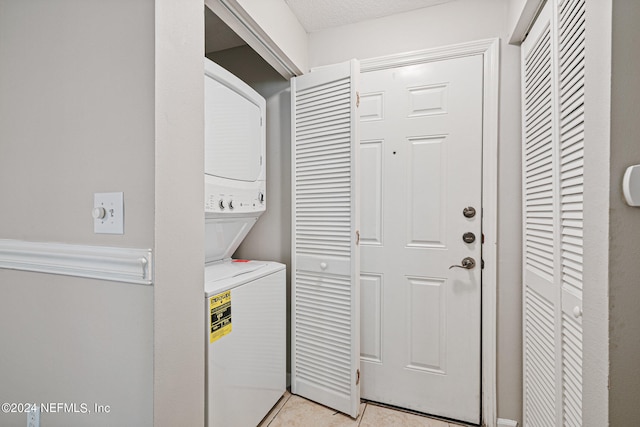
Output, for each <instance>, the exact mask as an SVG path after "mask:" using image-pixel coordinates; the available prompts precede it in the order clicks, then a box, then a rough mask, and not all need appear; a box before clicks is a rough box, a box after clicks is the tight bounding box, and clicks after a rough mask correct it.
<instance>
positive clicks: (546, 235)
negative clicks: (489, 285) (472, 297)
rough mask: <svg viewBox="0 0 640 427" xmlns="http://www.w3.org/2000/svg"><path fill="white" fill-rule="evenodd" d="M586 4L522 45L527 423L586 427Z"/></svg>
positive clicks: (555, 17) (549, 16)
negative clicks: (584, 326)
mask: <svg viewBox="0 0 640 427" xmlns="http://www.w3.org/2000/svg"><path fill="white" fill-rule="evenodd" d="M584 3H585V0H553V1H551V0H550V1H548V2H547V4H546V5H545V7H544V8H543V10H542V12H541V13H540V15H539V16H538V18H537V20H536V22H535V24H534V26H533V27H532V29H531V31H530V32H529V35H528V36H527V39H526V40H525V41H524V42H523V43H522V51H521V57H522V102H523V196H524V197H523V198H524V207H523V215H524V218H523V226H524V248H523V249H524V251H523V252H524V263H523V267H524V268H523V269H524V273H523V276H524V277H523V281H524V289H523V299H524V301H523V341H524V348H523V352H524V425H525V426H541V427H543V426H576V427H578V426H581V425H582V324H581V317H582V247H583V242H582V228H583V227H582V224H583V222H582V218H583V215H582V212H583V175H584V170H583V169H584V162H583V157H584V155H583V153H584V138H583V136H584V72H585V58H584V52H585V37H584V35H585V20H584V17H585V13H584V12H585V10H584V9H585V6H584Z"/></svg>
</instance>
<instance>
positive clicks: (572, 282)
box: [557, 0, 585, 427]
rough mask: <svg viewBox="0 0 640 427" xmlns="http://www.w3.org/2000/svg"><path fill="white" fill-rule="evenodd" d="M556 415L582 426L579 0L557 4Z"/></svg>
mask: <svg viewBox="0 0 640 427" xmlns="http://www.w3.org/2000/svg"><path fill="white" fill-rule="evenodd" d="M557 10H558V12H557V14H558V67H559V70H558V76H559V77H558V83H559V84H558V91H559V141H560V155H559V160H560V161H559V163H560V165H559V170H560V234H561V238H560V258H561V270H560V273H561V282H562V285H561V286H562V320H561V324H562V327H561V342H562V344H561V347H562V420H563V425H564V426H567V427H580V426H582V247H583V244H582V218H583V215H582V213H583V203H582V202H583V192H584V186H583V176H584V70H585V56H584V52H585V0H561V1H560V2H559V5H558V8H557Z"/></svg>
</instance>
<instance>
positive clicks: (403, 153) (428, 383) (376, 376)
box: [360, 55, 483, 424]
mask: <svg viewBox="0 0 640 427" xmlns="http://www.w3.org/2000/svg"><path fill="white" fill-rule="evenodd" d="M482 73H483V60H482V56H481V55H477V56H468V57H462V58H455V59H447V60H442V61H436V62H430V63H425V64H418V65H411V66H404V67H400V68H390V69H383V70H378V71H370V72H365V73H362V74H361V81H360V88H361V92H360V94H361V98H360V99H361V103H360V124H361V126H360V137H361V138H360V141H361V156H360V158H361V183H362V193H361V194H362V198H361V202H362V205H361V206H362V210H361V234H360V236H361V239H360V244H361V264H360V265H361V276H360V277H361V369H362V385H361V386H362V388H361V392H362V397H363V398H365V399H369V400H373V401H378V402H383V403H387V404H391V405H396V406H400V407H403V408H409V409H413V410H416V411H420V412H425V413H429V414H435V415H439V416H443V417H448V418H453V419H457V420H461V421H466V422H470V423H475V424H479V423H480V405H481V399H480V390H481V388H480V387H481V386H480V366H481V365H480V362H481V361H480V334H481V324H480V319H481V311H480V302H481V262H482V261H481V247H482V230H481V224H482V218H481V215H482V206H481V197H482V194H481V190H482V103H483V97H482V93H483V92H482V91H483V74H482ZM473 210H475V214H473ZM465 239H466V241H465ZM473 262H475V265H473ZM463 264H464V265H465V266H466V267H467V268H463V267H462V266H463ZM452 265H456V266H457V267H453V268H450V266H452Z"/></svg>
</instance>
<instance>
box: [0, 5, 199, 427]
mask: <svg viewBox="0 0 640 427" xmlns="http://www.w3.org/2000/svg"><path fill="white" fill-rule="evenodd" d="M202 10H203V9H202V2H200V1H195V0H184V1H175V0H155V1H154V0H135V1H133V0H130V1H108V2H104V1H98V0H83V1H77V0H58V1H56V2H51V1H47V0H34V1H27V2H25V1H20V0H0V57H1V58H2V60H1V61H0V196H1V197H2V204H1V206H2V210H1V213H0V238H1V239H4V238H10V239H22V240H29V241H45V242H65V243H73V244H88V245H95V246H102V245H104V246H118V247H135V248H152V249H153V251H154V255H155V279H156V281H155V283H154V285H153V286H144V285H132V284H124V283H116V282H106V281H98V280H91V279H81V278H73V277H66V276H57V275H46V274H38V273H27V272H19V271H8V270H0V295H1V298H0V324H2V328H0V342H1V343H2V346H1V347H2V351H0V400H1V401H2V402H34V401H35V402H36V403H38V402H61V403H77V404H78V405H79V404H81V403H88V404H90V405H93V403H98V404H102V405H109V406H110V408H111V412H110V413H109V414H108V415H95V414H91V415H79V414H70V413H67V414H64V413H58V414H42V416H41V423H42V425H46V426H85V425H91V426H103V425H104V426H107V425H135V426H151V425H154V422H155V425H170V426H174V425H194V426H195V425H203V423H204V311H203V304H202V302H203V293H202V291H203V288H202V286H203V263H202V261H203V242H202V238H203V213H202V192H203V191H202V173H203V171H202V168H203V162H202V158H203V142H202V141H203V109H204V107H203V87H202V86H203V78H202V52H203V48H204V46H203V38H204V33H203V28H202V26H203V23H202V22H203V15H202ZM111 191H122V192H124V201H125V234H124V235H120V236H118V235H96V234H94V233H93V220H92V218H91V208H92V206H93V194H94V193H95V192H111ZM25 418H26V416H24V415H23V414H21V415H5V414H1V413H0V424H1V425H3V426H23V425H25V423H26V421H25Z"/></svg>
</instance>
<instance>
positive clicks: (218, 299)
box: [209, 290, 231, 343]
mask: <svg viewBox="0 0 640 427" xmlns="http://www.w3.org/2000/svg"><path fill="white" fill-rule="evenodd" d="M209 310H210V314H211V322H210V323H209V325H210V331H209V343H212V342H214V341H217V340H219V339H220V338H222V337H223V336H225V335H227V334H230V333H231V291H230V290H229V291H225V292H222V293H221V294H218V295H214V296H212V297H210V298H209Z"/></svg>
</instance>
